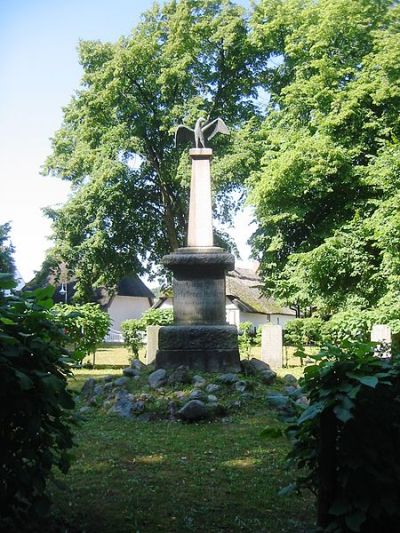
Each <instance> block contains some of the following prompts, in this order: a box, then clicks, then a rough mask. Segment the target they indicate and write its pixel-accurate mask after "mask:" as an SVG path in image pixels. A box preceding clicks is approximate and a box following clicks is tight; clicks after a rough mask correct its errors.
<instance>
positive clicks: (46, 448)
mask: <svg viewBox="0 0 400 533" xmlns="http://www.w3.org/2000/svg"><path fill="white" fill-rule="evenodd" d="M13 286H14V282H13V281H12V276H11V275H9V274H0V405H1V408H0V442H1V460H0V507H1V514H0V530H1V531H39V530H41V527H42V526H43V527H44V530H46V527H45V524H46V522H45V520H46V517H47V515H48V511H49V506H50V499H49V496H48V494H47V491H46V484H47V480H48V479H49V477H50V474H51V470H52V468H53V467H58V468H59V469H60V470H61V471H62V472H66V471H67V470H68V467H69V462H70V458H69V455H68V449H69V448H71V446H72V433H71V429H70V424H71V416H70V415H69V414H68V410H70V409H73V407H74V402H73V399H72V396H71V393H70V392H68V391H67V388H66V387H67V381H66V377H67V376H68V375H69V370H68V364H67V363H68V359H67V355H66V352H65V350H64V348H63V346H64V345H65V343H66V340H67V339H66V337H65V335H64V334H63V333H62V330H61V329H60V328H59V327H58V326H57V325H56V324H55V323H54V321H53V320H51V319H50V314H49V309H50V307H51V306H52V299H51V296H52V289H51V288H46V289H38V290H36V291H34V292H32V293H26V294H24V295H23V296H15V295H11V296H8V297H6V296H4V290H5V289H11V288H13Z"/></svg>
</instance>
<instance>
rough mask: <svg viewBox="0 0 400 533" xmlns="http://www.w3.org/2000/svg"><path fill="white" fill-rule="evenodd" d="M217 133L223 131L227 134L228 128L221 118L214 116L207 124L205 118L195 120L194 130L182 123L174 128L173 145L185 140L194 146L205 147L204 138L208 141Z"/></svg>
mask: <svg viewBox="0 0 400 533" xmlns="http://www.w3.org/2000/svg"><path fill="white" fill-rule="evenodd" d="M217 133H224V134H225V135H227V134H228V133H229V129H228V127H227V125H226V124H225V122H224V121H223V120H222V118H216V119H215V120H212V121H211V122H209V123H208V124H207V121H206V119H205V118H202V117H201V118H199V119H197V120H196V124H195V127H194V130H192V128H188V127H187V126H183V125H182V124H181V125H180V126H178V127H177V128H176V132H175V146H178V144H182V143H185V142H191V143H194V145H195V147H196V148H205V147H206V143H205V140H204V139H205V138H206V139H207V140H208V141H209V140H210V139H212V138H213V137H214V135H216V134H217Z"/></svg>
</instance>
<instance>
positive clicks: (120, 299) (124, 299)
mask: <svg viewBox="0 0 400 533" xmlns="http://www.w3.org/2000/svg"><path fill="white" fill-rule="evenodd" d="M147 309H150V303H149V300H148V298H143V297H139V296H118V295H117V296H115V297H114V298H113V300H112V302H111V305H110V307H109V308H108V314H109V315H110V318H111V320H112V326H111V327H112V328H113V329H116V330H118V331H120V330H121V322H123V321H124V320H128V319H131V318H140V317H141V316H142V314H143V313H144V312H145V311H147Z"/></svg>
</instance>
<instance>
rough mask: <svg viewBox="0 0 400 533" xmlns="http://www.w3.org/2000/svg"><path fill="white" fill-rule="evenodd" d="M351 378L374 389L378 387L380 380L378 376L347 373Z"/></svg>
mask: <svg viewBox="0 0 400 533" xmlns="http://www.w3.org/2000/svg"><path fill="white" fill-rule="evenodd" d="M347 375H348V376H349V377H352V378H353V379H356V380H357V381H359V382H360V383H362V384H363V385H366V386H367V387H372V388H373V389H374V388H375V387H376V386H377V384H378V382H379V380H378V378H377V377H376V376H357V374H352V373H350V372H348V373H347Z"/></svg>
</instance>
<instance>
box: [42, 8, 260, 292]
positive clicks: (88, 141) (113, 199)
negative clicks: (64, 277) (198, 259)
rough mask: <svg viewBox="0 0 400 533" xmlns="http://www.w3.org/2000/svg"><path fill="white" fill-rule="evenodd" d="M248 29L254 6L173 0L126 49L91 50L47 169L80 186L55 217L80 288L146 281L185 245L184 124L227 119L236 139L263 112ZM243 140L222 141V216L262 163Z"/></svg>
mask: <svg viewBox="0 0 400 533" xmlns="http://www.w3.org/2000/svg"><path fill="white" fill-rule="evenodd" d="M247 33H248V29H247V25H246V19H245V16H244V11H243V8H241V7H239V6H237V5H235V4H233V3H232V2H230V1H229V0H222V1H221V0H179V1H175V0H169V1H167V2H165V3H163V5H159V4H157V3H155V5H154V6H153V7H152V8H151V9H150V10H149V11H147V12H146V13H145V14H144V16H143V17H142V20H141V22H140V23H139V24H138V25H137V26H136V27H135V28H133V30H132V33H131V34H130V35H129V36H128V37H124V38H121V39H119V40H118V42H116V43H115V44H112V43H101V42H99V41H82V42H81V43H80V45H79V56H80V61H81V65H82V67H83V78H82V85H81V87H80V89H79V91H77V92H76V94H75V96H74V97H73V98H72V100H71V102H70V103H69V105H68V106H66V107H65V108H64V121H63V125H62V127H61V129H60V130H59V131H58V132H57V133H56V134H55V136H54V139H53V153H52V155H51V156H50V157H49V158H48V160H47V162H46V164H45V169H44V172H46V173H50V174H53V175H55V176H57V177H60V178H62V179H65V180H69V181H71V182H72V184H73V186H74V191H73V194H72V197H71V199H70V200H69V201H68V202H67V203H66V205H65V206H64V207H62V208H61V209H59V210H48V214H49V216H50V217H51V218H52V220H53V227H54V231H55V237H56V251H57V253H58V254H59V255H60V256H61V258H62V259H63V260H65V262H66V263H67V264H68V265H69V267H70V268H71V269H72V270H73V271H74V272H75V274H76V276H77V278H78V289H79V290H83V286H85V285H88V286H92V285H93V283H94V282H95V283H96V284H97V285H102V286H110V285H112V284H114V283H116V282H117V281H118V279H119V278H120V277H121V276H122V275H124V274H125V273H126V271H127V269H129V270H132V269H133V270H134V271H135V272H137V273H139V274H140V273H142V272H143V271H144V266H143V258H144V257H146V260H147V263H148V265H150V266H154V265H158V264H159V261H160V258H161V257H162V256H163V255H164V254H165V253H167V252H169V251H170V250H171V249H176V248H177V247H178V246H179V245H182V244H183V238H184V233H185V228H186V225H187V210H188V191H187V188H188V184H189V180H190V168H189V159H188V156H187V150H186V149H185V150H184V151H183V149H180V150H177V149H175V148H174V128H175V126H176V125H177V124H179V123H181V122H182V121H184V122H185V123H187V124H188V125H193V124H194V122H195V120H196V119H197V118H198V117H199V115H203V116H209V117H210V118H214V117H217V116H218V115H222V116H223V117H224V120H226V122H227V124H229V125H230V126H232V127H233V129H234V131H233V133H232V136H231V140H232V141H233V140H234V139H235V137H236V132H235V128H237V127H238V126H239V125H240V124H242V123H243V122H244V121H245V120H246V119H248V118H250V117H251V116H252V115H253V114H254V112H255V105H254V97H255V96H256V91H255V85H254V75H253V68H252V64H251V63H252V62H251V60H250V49H249V46H248V41H247ZM224 137H225V136H224ZM231 140H230V139H229V137H228V138H224V139H218V138H216V139H215V143H216V145H217V146H218V154H219V157H218V156H217V157H216V160H215V165H214V170H213V181H214V187H215V190H216V203H217V207H216V212H217V216H219V217H220V218H223V219H224V220H225V221H226V220H231V218H232V214H233V213H234V210H235V209H234V207H235V202H234V200H233V197H231V198H230V197H229V193H230V192H232V191H233V190H234V189H236V188H238V187H239V186H240V184H242V183H243V181H244V177H245V176H246V169H247V159H250V160H251V157H250V158H247V157H246V154H242V155H241V156H240V157H238V156H237V155H236V153H235V149H234V143H233V142H231ZM213 143H214V141H213ZM224 156H226V158H225V159H227V160H228V161H230V162H231V164H230V165H228V164H227V163H226V162H225V163H224V162H223V161H222V158H224ZM228 166H229V168H228ZM222 193H223V194H222ZM146 268H147V266H146Z"/></svg>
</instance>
